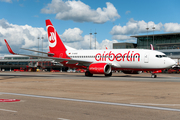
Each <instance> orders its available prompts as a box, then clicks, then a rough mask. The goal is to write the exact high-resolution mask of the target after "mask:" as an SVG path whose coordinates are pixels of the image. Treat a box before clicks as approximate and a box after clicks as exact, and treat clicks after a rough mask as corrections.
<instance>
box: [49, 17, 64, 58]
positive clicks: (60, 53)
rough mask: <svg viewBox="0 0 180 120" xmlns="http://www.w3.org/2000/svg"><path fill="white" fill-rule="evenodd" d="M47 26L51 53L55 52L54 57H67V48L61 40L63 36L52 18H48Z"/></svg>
mask: <svg viewBox="0 0 180 120" xmlns="http://www.w3.org/2000/svg"><path fill="white" fill-rule="evenodd" d="M46 28H47V33H48V41H49V50H50V53H54V57H62V58H65V57H66V50H67V49H66V47H65V46H64V44H63V42H62V41H61V38H60V37H59V35H58V33H57V32H56V30H55V28H54V26H53V25H52V23H51V21H50V20H46Z"/></svg>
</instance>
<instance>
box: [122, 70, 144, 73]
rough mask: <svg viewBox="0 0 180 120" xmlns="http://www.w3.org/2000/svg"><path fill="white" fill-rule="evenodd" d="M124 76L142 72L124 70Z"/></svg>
mask: <svg viewBox="0 0 180 120" xmlns="http://www.w3.org/2000/svg"><path fill="white" fill-rule="evenodd" d="M122 72H123V73H124V74H140V73H142V71H135V70H122Z"/></svg>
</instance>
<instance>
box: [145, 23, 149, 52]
mask: <svg viewBox="0 0 180 120" xmlns="http://www.w3.org/2000/svg"><path fill="white" fill-rule="evenodd" d="M146 30H147V49H148V30H149V28H148V26H147V28H146Z"/></svg>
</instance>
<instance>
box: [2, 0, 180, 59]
mask: <svg viewBox="0 0 180 120" xmlns="http://www.w3.org/2000/svg"><path fill="white" fill-rule="evenodd" d="M179 5H180V1H179V0H171V1H170V0H149V1H147V0H109V1H107V0H0V8H1V11H0V51H1V53H0V56H2V55H4V54H8V50H7V48H6V46H5V43H4V39H7V41H8V42H9V44H10V46H11V47H12V49H13V50H14V51H15V52H20V53H27V52H26V51H23V50H21V49H20V48H28V49H35V50H38V39H37V38H38V37H44V39H43V47H44V48H43V51H46V52H48V40H47V33H46V26H45V20H46V19H50V20H51V22H52V24H53V25H54V26H55V28H56V30H57V32H58V34H59V35H60V37H61V39H62V40H63V42H64V43H65V44H66V45H68V46H70V47H73V48H76V49H89V46H90V35H89V33H90V32H92V33H93V34H92V36H91V40H92V45H91V46H92V47H93V48H94V47H95V34H94V33H95V32H97V35H96V39H97V43H96V46H97V48H98V49H104V48H105V47H108V48H112V43H116V42H134V43H136V39H135V38H131V37H130V36H132V35H146V34H147V30H146V28H147V27H149V32H148V34H153V30H152V27H153V26H154V27H155V31H154V33H155V34H158V33H170V32H180V15H179V12H180V7H179ZM39 50H41V51H42V40H39ZM29 54H32V53H29Z"/></svg>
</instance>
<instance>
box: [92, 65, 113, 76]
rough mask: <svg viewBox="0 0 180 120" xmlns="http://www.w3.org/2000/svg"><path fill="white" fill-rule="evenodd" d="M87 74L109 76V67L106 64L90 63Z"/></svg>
mask: <svg viewBox="0 0 180 120" xmlns="http://www.w3.org/2000/svg"><path fill="white" fill-rule="evenodd" d="M89 72H90V73H91V74H109V73H110V72H111V66H110V65H109V64H108V63H92V64H90V66H89Z"/></svg>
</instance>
